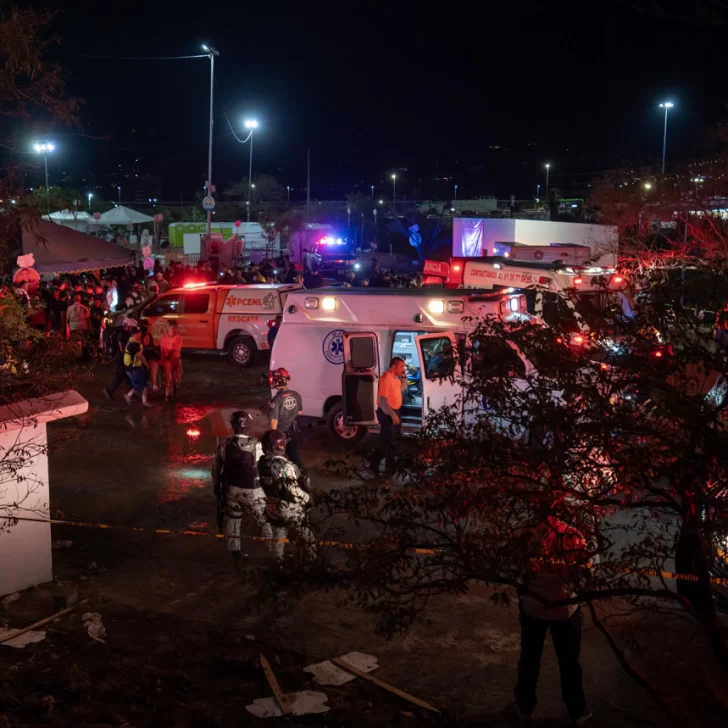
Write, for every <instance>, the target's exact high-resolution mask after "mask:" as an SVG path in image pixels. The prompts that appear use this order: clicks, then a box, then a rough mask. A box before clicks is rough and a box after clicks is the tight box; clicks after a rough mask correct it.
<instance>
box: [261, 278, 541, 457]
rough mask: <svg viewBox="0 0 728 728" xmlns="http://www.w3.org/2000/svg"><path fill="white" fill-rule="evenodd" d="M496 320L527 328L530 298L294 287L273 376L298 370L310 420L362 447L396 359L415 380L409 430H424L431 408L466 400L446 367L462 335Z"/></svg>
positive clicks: (295, 384)
mask: <svg viewBox="0 0 728 728" xmlns="http://www.w3.org/2000/svg"><path fill="white" fill-rule="evenodd" d="M487 315H492V316H498V317H500V318H502V319H504V320H506V321H513V322H523V323H526V322H527V321H529V320H531V318H532V317H531V316H529V314H528V313H527V312H526V297H525V296H524V295H523V294H520V295H519V294H514V293H512V292H508V291H498V292H488V293H476V292H471V293H466V292H464V291H448V290H444V289H438V290H429V291H428V290H427V289H424V290H423V289H395V290H391V289H338V288H336V289H317V290H312V291H294V292H291V293H290V294H289V295H288V298H287V300H286V305H285V307H284V311H283V325H282V326H281V328H280V330H279V332H278V335H277V337H276V340H275V344H274V345H273V351H272V353H271V370H274V369H277V368H278V367H285V368H286V369H288V371H289V372H290V373H291V388H292V389H295V390H296V391H297V392H298V393H299V394H300V395H301V398H302V400H303V415H304V416H305V417H312V418H316V419H326V420H327V424H328V427H329V430H330V431H331V432H332V433H333V434H334V435H335V436H337V437H338V438H340V439H341V440H342V441H348V442H349V443H354V442H356V441H358V440H360V439H361V438H363V437H364V435H365V434H366V432H367V429H368V427H369V426H374V425H376V424H377V420H376V414H375V413H376V407H377V380H378V378H379V376H380V374H382V373H383V372H384V371H385V370H386V369H387V367H388V366H389V360H390V359H391V358H392V357H394V356H400V357H402V358H403V359H404V360H405V362H406V364H407V368H408V380H409V386H408V389H407V392H406V393H405V396H404V398H403V405H402V411H401V420H402V426H403V430H405V431H406V430H407V429H410V430H412V429H417V428H419V427H420V426H421V424H422V421H423V419H424V418H426V417H427V415H428V413H429V412H434V411H436V410H438V409H439V408H440V407H441V406H442V405H444V404H446V403H452V402H453V401H454V399H455V397H456V396H457V395H458V394H459V388H458V386H457V384H455V383H454V382H450V381H448V378H447V377H446V376H443V370H442V367H443V366H444V367H447V366H448V363H449V364H452V362H453V358H454V351H455V347H456V346H457V344H458V339H460V340H462V339H464V337H465V336H466V335H467V333H468V331H472V330H473V328H474V327H475V325H476V323H475V320H477V319H478V318H482V317H484V316H487ZM468 318H472V319H473V322H472V323H471V322H468V321H467V320H464V319H468Z"/></svg>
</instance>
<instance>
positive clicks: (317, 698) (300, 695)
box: [245, 690, 331, 718]
mask: <svg viewBox="0 0 728 728" xmlns="http://www.w3.org/2000/svg"><path fill="white" fill-rule="evenodd" d="M286 699H287V703H288V709H289V715H313V714H316V713H328V712H329V710H331V709H330V708H329V706H328V705H326V701H327V700H328V696H327V695H326V694H325V693H319V692H317V691H315V690H301V691H300V692H297V693H286ZM245 709H246V710H247V711H248V713H251V714H252V715H254V716H255V717H256V718H278V717H280V716H282V715H283V711H282V710H281V709H280V707H279V705H278V703H277V702H276V699H275V698H258V699H257V700H254V701H253V702H252V703H251V704H250V705H246V706H245Z"/></svg>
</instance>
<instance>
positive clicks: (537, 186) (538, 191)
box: [536, 184, 541, 200]
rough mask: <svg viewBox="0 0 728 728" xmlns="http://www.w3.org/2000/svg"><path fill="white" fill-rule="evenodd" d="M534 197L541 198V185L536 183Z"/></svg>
mask: <svg viewBox="0 0 728 728" xmlns="http://www.w3.org/2000/svg"><path fill="white" fill-rule="evenodd" d="M536 199H537V200H540V199H541V185H538V184H537V185H536Z"/></svg>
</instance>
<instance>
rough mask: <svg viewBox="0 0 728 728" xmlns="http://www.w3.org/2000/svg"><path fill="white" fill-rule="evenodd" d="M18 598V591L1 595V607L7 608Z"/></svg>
mask: <svg viewBox="0 0 728 728" xmlns="http://www.w3.org/2000/svg"><path fill="white" fill-rule="evenodd" d="M18 599H20V594H18V592H15V594H8V595H7V596H6V597H3V601H2V605H3V609H5V610H7V608H8V607H9V606H10V605H11V604H12V603H13V602H17V601H18Z"/></svg>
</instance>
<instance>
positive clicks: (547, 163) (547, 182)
mask: <svg viewBox="0 0 728 728" xmlns="http://www.w3.org/2000/svg"><path fill="white" fill-rule="evenodd" d="M550 169H551V164H550V162H546V202H548V201H549V170H550Z"/></svg>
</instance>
